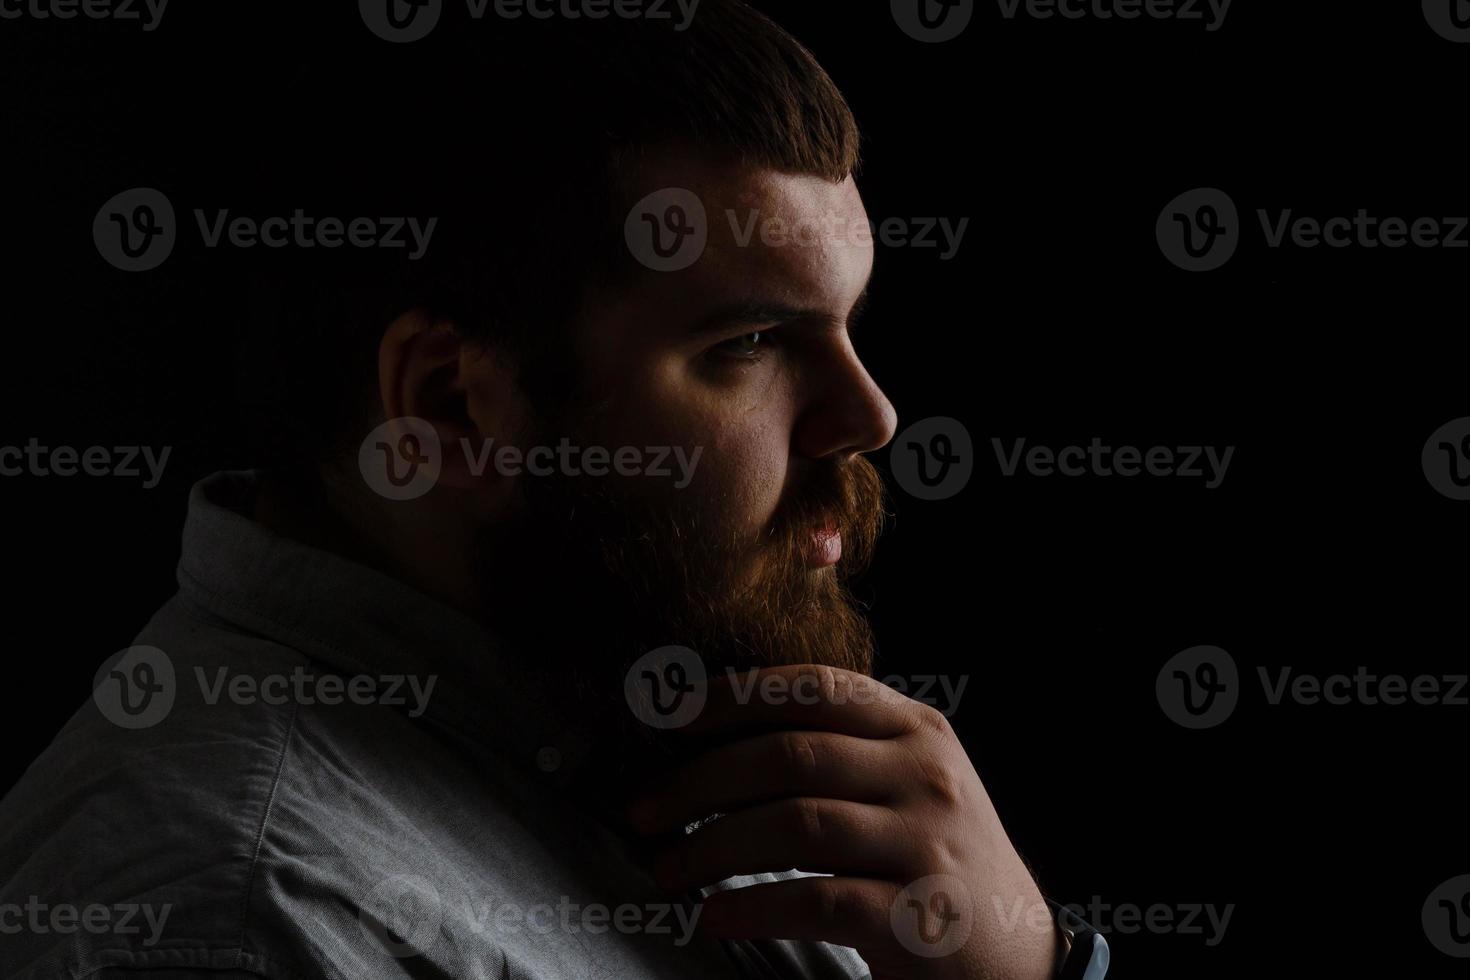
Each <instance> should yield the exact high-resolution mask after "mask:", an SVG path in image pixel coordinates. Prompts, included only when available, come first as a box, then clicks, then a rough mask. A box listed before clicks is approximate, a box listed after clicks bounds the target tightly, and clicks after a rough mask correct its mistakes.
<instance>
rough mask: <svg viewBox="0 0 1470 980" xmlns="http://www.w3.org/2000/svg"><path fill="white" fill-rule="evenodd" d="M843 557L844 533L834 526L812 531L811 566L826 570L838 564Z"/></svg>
mask: <svg viewBox="0 0 1470 980" xmlns="http://www.w3.org/2000/svg"><path fill="white" fill-rule="evenodd" d="M841 557H842V532H841V531H839V530H838V529H837V527H836V526H834V525H828V526H826V527H819V528H816V529H814V530H813V531H812V557H811V564H812V565H813V567H816V568H825V567H826V566H828V565H835V564H837V561H838V559H840V558H841Z"/></svg>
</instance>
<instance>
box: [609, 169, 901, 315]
mask: <svg viewBox="0 0 1470 980" xmlns="http://www.w3.org/2000/svg"><path fill="white" fill-rule="evenodd" d="M632 185H633V186H632V194H631V195H630V197H631V199H632V200H634V201H636V202H637V204H635V205H634V206H633V207H632V209H631V211H630V212H629V215H628V220H627V227H626V228H625V232H626V235H625V238H626V239H627V242H626V244H627V246H628V248H629V249H630V251H631V252H632V254H633V257H634V259H635V261H634V263H633V267H634V269H635V270H636V274H635V276H634V278H633V281H632V283H631V284H630V287H629V288H628V289H627V290H626V291H625V292H624V294H623V296H622V297H621V302H620V303H619V304H617V305H620V306H625V307H631V308H638V309H641V310H642V315H643V316H644V317H648V315H649V313H650V310H651V309H656V310H657V311H658V313H657V315H656V316H655V317H654V322H659V323H664V324H666V325H668V326H671V327H677V326H678V325H679V324H680V323H681V322H686V321H688V320H692V319H696V318H698V317H699V316H701V315H703V314H704V313H706V312H707V311H709V310H711V309H713V308H716V307H721V306H730V305H735V304H741V303H749V304H753V305H754V304H770V305H776V304H782V305H788V306H792V307H800V308H810V309H814V310H823V311H826V312H827V313H828V314H830V315H831V316H833V317H835V318H841V317H843V316H845V315H846V313H847V312H848V308H849V307H850V306H851V305H852V302H853V301H854V300H855V299H856V298H857V296H858V295H859V294H860V293H861V292H862V290H863V288H864V286H865V285H866V284H867V280H868V276H869V274H870V273H871V271H872V264H873V243H872V239H871V234H870V229H869V226H868V216H867V212H866V210H865V209H864V207H863V202H862V197H861V195H860V194H859V193H858V190H857V186H856V184H855V183H854V182H853V180H852V178H851V177H848V178H846V179H844V180H842V181H841V182H834V181H831V180H827V179H825V178H822V177H818V176H812V175H808V174H788V173H782V172H779V171H776V170H771V169H768V168H757V167H742V166H740V165H738V164H736V163H730V162H715V161H711V160H709V159H707V158H704V157H701V156H699V155H698V154H695V153H692V152H670V153H665V154H660V155H658V156H657V157H655V158H653V159H652V160H650V161H647V162H645V163H644V164H643V165H641V166H640V167H639V168H638V170H637V172H636V174H635V175H634V179H633V181H632ZM670 208H678V210H677V211H673V212H671V211H670ZM675 225H677V226H679V227H684V228H691V227H696V226H697V231H696V232H695V234H696V236H699V235H701V234H702V238H703V248H702V250H699V251H697V258H694V259H693V261H692V262H691V264H689V265H687V266H685V267H683V268H677V269H659V268H654V267H650V264H649V263H648V262H646V261H644V259H645V258H646V254H647V253H646V252H645V251H643V250H644V249H646V247H647V244H648V243H647V241H640V239H639V236H650V237H651V236H653V235H655V234H664V235H665V238H664V239H663V241H664V242H665V243H666V244H672V242H673V238H672V235H671V233H670V231H669V229H670V228H671V227H673V226H675ZM695 248H696V249H697V248H698V245H697V244H696V245H695ZM689 254H690V255H693V254H696V253H694V252H691V253H689ZM675 264H680V263H675ZM644 322H645V327H644V329H645V330H646V329H648V326H649V321H648V320H645V321H644Z"/></svg>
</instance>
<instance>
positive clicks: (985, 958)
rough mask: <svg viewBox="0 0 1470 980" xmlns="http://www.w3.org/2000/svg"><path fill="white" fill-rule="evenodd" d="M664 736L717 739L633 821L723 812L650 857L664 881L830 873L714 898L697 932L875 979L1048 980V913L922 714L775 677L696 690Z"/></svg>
mask: <svg viewBox="0 0 1470 980" xmlns="http://www.w3.org/2000/svg"><path fill="white" fill-rule="evenodd" d="M752 681H754V682H755V686H754V687H751V686H750V684H751V682H752ZM763 688H764V690H766V691H767V692H768V693H766V694H762V690H763ZM773 691H784V692H785V694H784V696H771V694H770V693H769V692H773ZM742 701H743V702H744V703H742ZM679 731H681V732H683V733H687V734H689V735H693V736H713V737H715V738H718V739H722V740H724V741H721V743H720V744H718V746H717V747H715V748H712V749H710V750H708V751H706V752H705V753H703V754H702V755H700V756H698V757H696V758H695V759H694V760H693V761H692V762H689V763H688V764H686V765H684V766H683V767H681V768H679V769H677V770H675V772H674V773H673V775H672V777H671V778H670V779H669V780H667V781H666V782H665V783H664V784H663V785H661V786H660V787H658V788H657V789H655V790H654V791H653V792H652V793H651V794H646V795H644V796H641V797H639V798H638V799H636V800H634V801H633V803H632V804H631V805H630V807H629V809H628V816H629V821H630V823H631V824H632V825H633V827H634V828H635V829H636V830H638V831H640V832H643V833H649V834H654V833H666V832H670V831H677V830H679V829H681V828H683V827H684V826H686V825H687V824H689V823H691V822H693V821H695V820H697V819H699V818H701V817H707V816H709V815H711V814H714V813H720V814H722V815H723V816H721V817H720V819H718V820H714V821H711V822H709V823H707V824H705V825H704V826H702V827H700V828H699V829H698V830H696V831H695V832H694V833H692V834H689V835H687V836H684V837H682V839H680V840H679V841H678V842H677V843H674V844H673V845H671V846H669V847H668V848H666V849H664V850H663V851H662V852H661V853H660V854H659V855H658V858H657V860H656V861H655V863H654V876H655V879H656V880H657V881H658V882H659V884H660V885H661V886H663V887H665V888H667V889H668V890H669V891H671V892H679V891H685V890H688V889H690V888H695V887H701V886H706V885H712V884H714V883H715V882H717V881H720V880H722V879H724V878H728V877H730V876H732V875H743V874H757V873H761V872H779V871H784V870H787V869H791V868H797V869H800V870H802V871H807V872H816V873H820V874H823V875H831V876H832V877H808V878H798V879H794V880H789V881H781V882H774V883H769V884H759V885H752V886H748V887H745V888H739V889H734V890H730V891H725V892H720V893H717V894H715V895H711V896H710V897H709V898H708V899H707V900H706V901H705V902H704V908H703V911H702V912H701V914H700V922H699V926H700V928H702V929H704V930H705V931H706V932H709V933H711V934H713V935H716V936H720V937H725V938H777V939H795V940H818V941H825V942H830V943H835V944H837V945H842V946H851V947H853V948H855V949H856V950H857V951H858V953H859V954H860V955H861V956H862V957H863V959H864V960H865V961H866V962H867V963H868V965H869V967H871V969H872V971H873V977H874V980H889V978H892V980H899V978H902V980H962V978H963V980H978V978H986V980H992V978H993V980H1000V978H1004V980H1049V978H1051V977H1052V976H1054V975H1055V972H1056V968H1057V966H1058V962H1057V957H1056V954H1057V950H1058V945H1057V943H1058V936H1057V932H1056V927H1055V925H1054V923H1053V920H1052V916H1051V913H1050V910H1049V909H1048V908H1047V906H1046V903H1045V901H1044V900H1043V899H1042V897H1041V893H1040V891H1039V890H1038V889H1037V887H1036V884H1035V882H1034V881H1033V880H1032V878H1031V875H1030V873H1029V872H1028V871H1027V870H1026V867H1025V865H1024V864H1023V863H1022V862H1021V858H1020V856H1019V855H1018V854H1017V853H1016V850H1015V848H1014V847H1013V846H1012V845H1011V842H1010V840H1009V838H1007V836H1006V833H1005V831H1004V830H1003V829H1002V827H1001V825H1000V819H999V818H998V817H997V815H996V813H995V808H994V807H993V806H992V805H991V802H990V798H989V796H988V794H987V793H986V792H985V787H984V786H983V785H982V784H981V782H980V777H979V776H978V775H976V773H975V769H974V767H973V766H972V765H971V764H970V760H969V758H968V757H967V756H966V754H965V750H964V747H963V746H961V745H960V742H959V740H958V739H957V738H956V737H955V734H954V731H953V730H952V729H951V728H950V726H949V722H948V720H947V719H946V718H945V717H944V716H943V715H942V714H940V713H939V712H938V711H936V710H935V709H933V708H931V707H928V706H927V705H924V704H921V703H919V702H917V701H913V700H910V699H909V698H906V697H904V696H903V695H901V694H899V693H898V692H897V691H894V690H893V689H892V688H890V687H888V686H887V685H884V684H882V683H880V682H878V681H876V680H873V679H872V678H870V677H866V676H864V675H862V674H857V673H853V672H851V671H846V670H840V669H836V668H828V667H820V666H814V665H800V666H794V667H772V668H765V669H762V670H759V671H754V672H753V673H750V674H745V675H741V676H737V677H735V678H733V679H732V678H729V677H720V678H716V679H713V680H711V681H710V683H709V687H708V701H707V703H706V705H705V707H704V709H703V710H702V711H701V713H700V714H699V716H698V717H697V718H696V719H695V720H694V721H693V722H692V723H690V724H689V725H688V726H686V727H684V728H682V729H679ZM934 875H942V876H944V877H943V878H939V879H931V878H930V876H934ZM926 879H927V880H926ZM906 889H907V890H906ZM936 954H938V955H936Z"/></svg>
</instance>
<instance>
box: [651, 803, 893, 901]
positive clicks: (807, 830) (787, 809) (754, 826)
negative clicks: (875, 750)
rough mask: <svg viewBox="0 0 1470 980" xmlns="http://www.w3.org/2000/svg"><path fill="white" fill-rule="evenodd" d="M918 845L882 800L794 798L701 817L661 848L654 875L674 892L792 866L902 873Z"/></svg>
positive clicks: (813, 869)
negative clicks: (877, 803)
mask: <svg viewBox="0 0 1470 980" xmlns="http://www.w3.org/2000/svg"><path fill="white" fill-rule="evenodd" d="M919 850H920V847H919V846H918V845H916V843H915V841H914V838H913V835H912V834H909V833H907V830H906V828H905V827H904V825H903V824H902V823H901V821H900V818H899V816H898V814H897V813H895V812H894V811H892V810H889V809H888V808H886V807H878V806H869V805H867V804H864V803H850V802H847V801H845V800H823V799H816V798H813V797H799V798H797V799H790V800H780V801H778V802H775V803H766V804H763V805H761V806H757V807H751V808H750V809H748V810H740V811H737V812H735V813H730V814H726V815H725V816H722V817H720V818H719V819H718V820H714V821H711V822H710V823H707V824H705V825H704V826H702V827H700V828H699V829H698V830H696V831H695V832H694V833H692V834H687V835H685V836H684V837H682V838H680V839H679V840H678V841H677V842H675V843H674V844H672V845H670V846H669V847H667V848H666V849H664V850H663V851H662V852H661V853H660V855H659V856H658V858H657V859H655V861H654V865H653V875H654V879H655V880H656V881H657V882H658V883H659V885H660V886H661V887H663V888H665V889H666V890H668V891H671V892H681V891H687V890H688V889H690V888H697V887H701V886H704V885H713V884H715V883H716V882H719V881H723V880H724V879H726V878H729V877H732V876H734V875H747V874H760V873H762V872H779V871H788V870H790V869H792V868H800V869H801V870H802V871H811V872H822V873H828V874H857V875H890V874H891V875H893V876H895V877H902V876H903V873H904V871H905V869H907V868H911V867H913V866H915V864H916V863H918V862H919V861H920V860H921V856H920V854H919V853H918V851H919Z"/></svg>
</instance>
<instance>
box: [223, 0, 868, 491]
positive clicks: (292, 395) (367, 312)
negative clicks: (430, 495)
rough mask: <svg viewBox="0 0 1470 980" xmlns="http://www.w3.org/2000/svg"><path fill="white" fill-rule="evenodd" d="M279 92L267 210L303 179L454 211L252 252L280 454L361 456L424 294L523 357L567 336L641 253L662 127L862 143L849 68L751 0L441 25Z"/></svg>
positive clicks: (374, 206) (265, 413) (260, 179)
mask: <svg viewBox="0 0 1470 980" xmlns="http://www.w3.org/2000/svg"><path fill="white" fill-rule="evenodd" d="M446 20H448V11H446ZM280 95H281V96H282V97H283V98H281V100H280V101H279V102H278V103H277V104H267V105H263V106H262V107H261V108H262V109H263V110H264V112H263V115H262V120H261V126H262V127H263V128H264V129H265V132H264V133H262V136H264V137H267V139H265V140H262V142H261V144H259V148H260V149H262V150H265V151H266V152H264V153H262V154H261V155H260V156H259V158H258V159H256V158H252V159H250V160H248V161H247V165H246V167H245V170H246V171H247V174H246V176H247V177H248V180H249V182H250V186H251V188H252V189H253V191H254V190H258V191H259V192H260V194H261V197H262V200H261V205H260V206H261V207H262V209H264V210H265V213H271V214H280V213H290V212H289V210H288V208H289V207H290V206H293V205H290V204H288V203H287V202H288V200H289V201H294V202H295V203H294V206H300V204H301V199H302V198H303V197H305V198H306V199H307V200H309V201H310V202H312V203H313V206H317V207H320V208H321V212H320V213H321V214H335V215H339V216H341V217H344V218H346V217H350V216H352V215H355V214H368V215H421V216H435V217H437V218H438V223H437V226H436V228H435V231H434V234H433V238H432V242H431V245H430V247H429V249H428V251H427V252H426V253H425V254H424V255H423V256H422V257H421V258H420V259H418V260H414V261H410V260H408V259H407V258H406V257H405V255H404V250H385V249H336V250H334V251H333V252H330V253H327V252H323V251H322V250H321V249H282V250H277V251H274V252H272V253H271V254H270V255H269V256H262V257H261V258H262V261H261V262H260V263H259V266H258V267H256V268H253V269H251V270H250V271H249V278H250V281H251V282H252V286H251V288H250V299H251V301H252V304H251V305H252V307H253V309H254V315H253V316H251V317H250V320H251V325H250V327H249V329H248V332H247V336H246V341H247V342H246V344H245V345H244V350H243V354H244V356H243V358H242V364H243V365H244V367H243V371H242V373H241V379H242V381H243V385H242V393H243V394H244V403H245V406H246V411H247V413H248V415H249V419H250V422H249V424H248V426H247V428H248V430H249V431H251V432H253V433H254V435H255V442H256V443H257V450H256V451H257V452H258V453H260V454H262V455H261V456H260V457H259V458H257V460H255V461H254V462H258V463H262V464H264V465H273V464H274V465H278V466H290V467H302V466H303V465H306V464H309V463H313V462H316V461H319V460H321V459H323V458H325V457H327V456H329V455H332V454H334V453H337V452H343V451H349V452H351V453H353V454H355V452H356V448H357V443H358V441H359V440H360V439H361V438H362V436H363V434H365V432H366V430H367V429H368V428H370V427H371V424H372V423H370V422H367V421H366V420H367V418H368V415H369V411H370V408H369V406H371V405H373V404H374V402H375V398H376V385H375V381H376V359H375V354H376V350H377V342H378V339H379V337H380V336H381V332H382V330H383V328H384V327H385V326H386V325H387V324H388V323H389V322H390V321H391V320H392V319H393V318H394V317H395V316H396V315H397V314H399V313H401V312H403V311H405V310H407V309H411V308H415V307H422V308H425V309H427V310H429V311H430V312H431V313H433V314H434V315H437V316H442V317H444V318H446V319H449V320H451V321H453V322H454V323H456V324H458V325H459V328H460V329H461V330H462V331H463V332H464V333H465V334H466V335H467V336H468V337H469V338H471V339H472V340H474V341H476V342H480V343H483V344H485V345H489V346H496V347H498V348H500V349H502V350H504V351H506V352H508V353H509V354H511V355H513V356H515V357H517V358H520V359H521V360H523V361H526V360H531V359H534V358H536V357H545V356H547V352H548V351H555V350H556V344H555V340H556V338H557V336H558V335H559V332H560V331H561V330H562V329H564V327H565V325H566V324H567V323H568V322H569V319H570V318H571V317H572V316H573V314H574V312H575V310H576V308H577V306H578V305H579V303H580V301H581V299H582V297H583V296H584V295H585V291H586V290H587V289H588V288H589V286H590V285H591V284H593V283H595V282H599V281H601V282H607V281H615V280H617V279H618V278H620V277H622V276H623V275H626V274H628V273H629V268H628V266H629V265H630V263H629V262H628V256H627V254H626V247H625V246H624V244H623V240H622V223H623V216H624V215H625V214H626V211H627V208H628V207H630V206H631V205H632V203H633V201H632V200H631V199H628V197H627V195H628V193H629V189H628V188H627V187H625V186H624V183H623V181H622V177H623V175H625V174H626V173H627V172H628V170H629V168H630V167H631V166H633V165H634V164H636V161H637V160H638V159H640V158H642V157H643V156H645V155H646V154H649V153H651V152H656V150H657V148H658V147H659V146H662V145H669V144H687V145H693V146H695V147H698V148H699V149H701V150H703V151H706V152H710V153H713V154H717V155H720V156H724V157H728V158H731V159H734V160H736V161H738V162H740V163H741V164H744V165H749V166H751V167H769V168H773V169H777V170H781V171H783V172H789V173H800V174H811V175H817V176H821V177H824V178H826V179H829V180H832V181H839V180H841V179H843V178H844V177H846V176H847V175H849V174H850V173H853V172H854V171H855V170H856V169H857V167H858V161H859V146H858V144H859V137H858V129H857V125H856V122H855V121H854V119H853V116H852V113H851V111H850V110H849V108H848V106H847V104H846V102H845V101H844V100H843V97H842V95H841V93H840V92H839V91H838V90H837V87H836V85H835V84H833V82H832V80H831V79H830V78H829V77H828V76H827V74H826V73H825V72H824V71H823V70H822V68H821V67H820V66H819V65H818V64H817V62H816V60H815V59H814V58H813V57H812V55H811V54H810V53H809V52H808V51H807V50H806V49H805V48H804V47H802V45H801V44H799V43H798V42H797V41H796V40H795V39H794V38H792V37H791V36H790V35H789V34H788V33H786V31H784V30H783V29H782V28H780V27H779V26H777V25H776V24H775V23H774V22H772V21H771V20H770V19H769V18H767V17H766V16H765V15H764V14H761V13H759V12H758V11H756V10H754V9H752V8H751V7H749V6H748V5H746V4H745V3H743V2H740V0H702V2H701V3H700V4H699V6H698V8H697V12H696V14H695V16H694V17H693V19H692V21H691V22H690V23H689V24H688V25H687V26H686V27H685V29H682V30H680V29H676V26H675V25H674V24H671V23H669V22H667V21H658V20H651V19H647V18H640V19H633V20H630V19H619V18H609V19H605V20H597V21H568V20H560V21H554V22H535V21H529V20H524V19H522V20H516V21H500V20H492V18H491V17H488V16H487V17H486V18H485V20H484V21H475V22H466V23H453V22H447V23H441V24H440V25H439V26H438V27H437V29H436V32H435V33H434V34H433V35H431V36H430V37H429V38H426V39H425V40H422V41H419V42H415V43H413V44H408V45H385V44H383V43H382V42H378V41H373V42H372V43H370V44H368V45H367V46H366V47H364V48H360V49H359V50H355V51H345V52H339V53H338V55H337V57H335V58H334V59H333V60H332V61H331V63H317V64H314V65H312V66H309V67H308V68H307V69H306V70H305V71H304V72H303V73H302V74H301V75H300V76H299V77H298V79H297V81H296V82H295V83H294V84H293V86H292V88H291V89H290V90H288V91H286V92H284V93H280ZM282 110H287V116H288V118H287V119H282V118H281V117H280V116H279V115H278V114H277V113H278V112H280V111H282ZM283 151H284V152H283ZM293 195H294V197H293ZM268 199H270V200H268ZM275 202H279V206H277V204H276V203H275ZM317 202H320V203H317ZM255 251H256V253H257V254H259V252H260V250H255Z"/></svg>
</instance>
